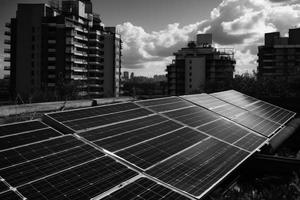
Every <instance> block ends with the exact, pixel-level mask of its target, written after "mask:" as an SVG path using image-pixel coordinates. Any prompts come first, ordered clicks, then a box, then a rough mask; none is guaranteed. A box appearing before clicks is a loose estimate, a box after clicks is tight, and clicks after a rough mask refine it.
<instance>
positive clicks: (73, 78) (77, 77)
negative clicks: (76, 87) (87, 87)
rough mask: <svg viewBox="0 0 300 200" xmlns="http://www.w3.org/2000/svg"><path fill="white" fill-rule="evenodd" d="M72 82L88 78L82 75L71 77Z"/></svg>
mask: <svg viewBox="0 0 300 200" xmlns="http://www.w3.org/2000/svg"><path fill="white" fill-rule="evenodd" d="M71 79H72V80H78V81H84V80H87V77H86V76H81V75H73V74H72V75H71Z"/></svg>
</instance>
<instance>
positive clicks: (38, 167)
mask: <svg viewBox="0 0 300 200" xmlns="http://www.w3.org/2000/svg"><path fill="white" fill-rule="evenodd" d="M103 155H104V154H103V153H101V152H100V151H98V150H96V149H94V148H93V147H91V146H89V145H84V146H80V147H76V148H73V149H70V150H68V151H64V152H61V153H57V154H53V155H49V156H45V157H41V158H39V159H35V160H32V161H30V162H26V163H22V164H19V165H15V166H12V167H8V168H5V169H2V170H0V176H1V177H3V178H4V179H5V180H6V181H7V182H8V183H9V184H11V185H12V186H14V187H16V186H20V185H22V184H26V183H28V182H30V181H34V180H36V179H39V178H42V177H44V176H48V175H50V174H53V173H57V172H59V171H61V170H65V169H67V168H69V167H73V166H76V165H78V164H81V163H84V162H87V161H89V160H92V159H95V158H98V157H101V156H103Z"/></svg>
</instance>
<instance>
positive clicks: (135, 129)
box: [0, 91, 294, 200]
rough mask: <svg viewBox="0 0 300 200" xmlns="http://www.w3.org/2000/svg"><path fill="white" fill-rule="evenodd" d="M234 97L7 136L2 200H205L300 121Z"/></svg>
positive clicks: (95, 114) (76, 113)
mask: <svg viewBox="0 0 300 200" xmlns="http://www.w3.org/2000/svg"><path fill="white" fill-rule="evenodd" d="M227 92H228V93H230V94H231V93H232V95H235V97H236V99H231V98H229V97H228V95H229V96H230V94H227V93H226V92H223V93H215V94H212V95H208V94H200V95H188V96H182V97H166V98H160V99H152V100H143V101H137V102H129V103H118V104H110V105H104V106H97V107H91V108H85V109H76V110H70V111H63V112H55V113H49V114H46V115H45V117H44V118H43V121H44V122H46V123H47V124H48V125H51V126H53V127H55V129H57V130H58V131H56V130H54V129H53V128H51V127H49V126H48V125H46V124H44V123H42V122H40V121H30V122H24V123H16V124H11V125H4V126H0V159H1V160H0V180H1V181H0V199H24V198H27V199H39V200H40V199H41V200H43V199H45V200H50V199H80V200H82V199H106V200H108V199H111V200H113V199H126V200H127V199H145V200H146V199H198V198H201V197H202V196H204V195H205V194H206V193H207V192H208V191H209V190H210V189H212V188H213V187H214V186H215V185H216V184H218V183H219V182H220V181H221V180H223V179H224V178H225V177H226V176H227V175H228V174H230V172H232V171H233V170H234V169H235V168H237V167H238V166H239V165H240V164H241V163H242V162H243V161H244V160H246V159H247V158H248V157H249V156H251V155H252V154H253V153H254V152H255V151H256V150H257V149H259V148H260V147H261V146H262V145H264V144H265V143H266V142H267V141H268V137H267V136H270V135H271V134H274V133H275V132H276V131H277V129H279V128H280V127H281V126H282V125H283V124H284V123H286V122H287V121H288V120H289V119H290V118H291V117H292V116H294V113H293V112H291V111H287V110H285V109H282V108H278V107H276V106H274V105H271V104H268V103H266V102H263V101H260V100H256V99H255V98H252V97H249V96H246V95H243V94H241V93H238V92H236V91H227ZM223 98H224V99H223ZM276 109H277V110H278V109H279V111H276ZM278 115H279V116H278ZM70 133H72V134H70Z"/></svg>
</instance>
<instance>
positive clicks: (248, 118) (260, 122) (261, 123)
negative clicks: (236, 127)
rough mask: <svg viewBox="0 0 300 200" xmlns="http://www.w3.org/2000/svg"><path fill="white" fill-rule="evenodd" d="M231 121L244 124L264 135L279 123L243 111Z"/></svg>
mask: <svg viewBox="0 0 300 200" xmlns="http://www.w3.org/2000/svg"><path fill="white" fill-rule="evenodd" d="M233 121H235V122H237V123H239V124H242V125H244V126H246V127H247V128H249V129H252V130H254V131H256V132H258V133H260V134H262V135H264V136H267V137H268V136H270V135H271V134H272V133H273V132H274V131H275V130H277V129H278V128H279V127H280V124H277V123H275V122H272V121H269V120H267V119H264V118H262V117H260V116H257V115H254V114H252V113H249V112H248V113H244V114H242V115H240V116H239V117H238V118H236V119H233Z"/></svg>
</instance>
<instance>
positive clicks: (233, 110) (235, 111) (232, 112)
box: [212, 104, 247, 119]
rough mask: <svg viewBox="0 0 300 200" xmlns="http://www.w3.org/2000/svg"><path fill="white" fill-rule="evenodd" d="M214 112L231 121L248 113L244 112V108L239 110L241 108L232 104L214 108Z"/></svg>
mask: <svg viewBox="0 0 300 200" xmlns="http://www.w3.org/2000/svg"><path fill="white" fill-rule="evenodd" d="M212 111H214V112H216V113H218V114H220V115H222V116H224V117H227V118H229V119H233V118H235V117H237V116H238V115H240V114H242V113H245V112H247V110H244V109H242V108H239V107H237V106H234V105H231V104H226V105H224V106H221V107H217V108H214V109H212Z"/></svg>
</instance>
